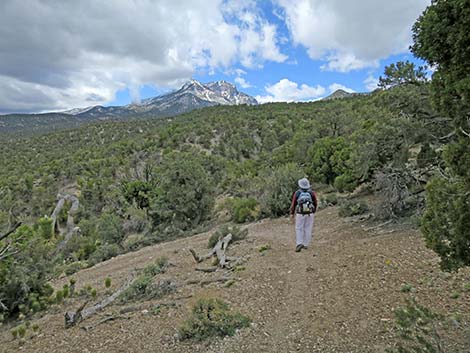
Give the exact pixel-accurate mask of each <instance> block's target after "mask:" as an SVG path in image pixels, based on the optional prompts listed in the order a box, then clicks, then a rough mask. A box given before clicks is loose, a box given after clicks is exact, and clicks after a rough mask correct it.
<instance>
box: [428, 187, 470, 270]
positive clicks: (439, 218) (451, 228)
mask: <svg viewBox="0 0 470 353" xmlns="http://www.w3.org/2000/svg"><path fill="white" fill-rule="evenodd" d="M465 190H466V187H465V186H464V183H463V182H461V183H449V182H448V181H447V180H445V179H441V178H435V179H433V180H432V181H431V182H429V183H428V185H427V187H426V212H425V213H424V216H423V218H422V221H421V230H422V232H423V234H424V238H425V241H426V246H427V247H429V248H430V249H432V250H434V251H435V252H436V253H437V254H438V255H439V256H440V258H441V268H442V269H443V270H447V271H450V270H455V269H457V268H459V267H462V266H468V265H470V236H469V232H468V229H469V227H470V207H469V205H470V193H465Z"/></svg>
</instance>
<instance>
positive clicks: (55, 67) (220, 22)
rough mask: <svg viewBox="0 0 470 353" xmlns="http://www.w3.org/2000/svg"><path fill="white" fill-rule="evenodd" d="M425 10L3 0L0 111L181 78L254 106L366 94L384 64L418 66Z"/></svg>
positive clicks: (171, 84) (410, 4) (413, 5)
mask: <svg viewBox="0 0 470 353" xmlns="http://www.w3.org/2000/svg"><path fill="white" fill-rule="evenodd" d="M429 3H430V0H394V1H386V0H355V1H350V0H272V1H269V0H260V1H256V0H171V1H170V0H159V1H156V0H110V1H107V2H96V1H93V0H82V1H80V2H75V1H72V2H63V3H61V4H60V5H57V3H54V2H44V1H40V0H25V1H21V2H18V1H14V0H4V1H3V2H2V4H0V33H2V48H3V51H1V52H0V113H11V112H43V111H59V110H65V109H70V108H75V107H86V106H91V105H98V104H100V105H124V104H128V103H130V102H138V101H139V100H140V99H143V98H148V97H153V96H156V95H160V94H162V93H165V92H168V91H171V90H174V89H177V88H178V87H180V86H181V85H182V84H184V82H186V81H187V80H189V79H191V78H194V79H197V80H199V81H201V82H210V81H216V80H226V81H228V82H232V83H234V84H236V85H237V87H238V89H239V90H241V91H243V92H246V93H248V94H250V95H252V96H254V97H256V98H257V99H258V101H260V102H261V103H263V102H269V101H310V100H316V99H319V98H321V97H324V96H326V95H328V94H330V93H331V92H332V91H334V90H336V89H338V88H343V89H346V90H350V91H355V92H365V91H370V90H372V89H374V87H375V85H376V82H377V79H378V77H379V76H380V75H381V74H382V73H383V69H384V66H385V65H389V64H391V63H393V62H396V61H399V60H410V61H413V62H415V63H417V64H418V65H421V64H423V63H422V62H421V61H419V60H417V59H416V58H414V57H413V55H412V54H411V53H410V52H409V50H408V47H409V45H410V44H411V27H412V25H413V23H414V22H415V20H416V19H417V17H418V16H419V15H420V14H421V13H422V11H423V10H424V9H425V8H426V6H427V5H429ZM18 43H21V45H18ZM46 43H47V44H46Z"/></svg>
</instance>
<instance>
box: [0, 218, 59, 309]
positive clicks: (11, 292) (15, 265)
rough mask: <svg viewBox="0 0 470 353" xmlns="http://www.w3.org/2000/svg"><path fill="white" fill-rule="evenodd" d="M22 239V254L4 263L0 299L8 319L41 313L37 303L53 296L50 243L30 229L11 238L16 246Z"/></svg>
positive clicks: (0, 280)
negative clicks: (51, 292)
mask: <svg viewBox="0 0 470 353" xmlns="http://www.w3.org/2000/svg"><path fill="white" fill-rule="evenodd" d="M18 238H20V239H21V243H20V244H18V245H16V246H18V247H21V251H19V252H18V253H16V254H14V255H12V256H10V257H9V258H6V259H5V260H2V261H1V262H0V299H1V302H2V303H3V305H4V306H5V307H6V308H7V310H6V312H5V313H4V314H5V316H6V317H11V316H16V315H18V313H19V312H22V313H23V314H25V315H26V314H28V313H29V312H30V310H37V308H38V306H37V304H36V303H35V302H37V301H38V300H39V298H41V297H44V296H48V295H50V285H49V284H48V283H47V279H48V278H49V277H50V276H51V274H52V269H53V267H54V262H53V261H52V259H51V257H50V255H49V254H50V245H49V241H48V240H46V239H44V238H43V237H42V236H39V234H38V233H37V232H36V231H34V230H33V229H32V228H31V227H28V226H21V227H20V228H18V229H17V231H16V232H15V233H14V234H13V235H11V236H10V240H11V241H12V242H13V243H12V244H15V242H16V239H18ZM0 247H1V245H0ZM33 303H35V304H34V309H33V308H32V307H31V305H32V304H33Z"/></svg>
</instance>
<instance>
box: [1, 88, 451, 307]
mask: <svg viewBox="0 0 470 353" xmlns="http://www.w3.org/2000/svg"><path fill="white" fill-rule="evenodd" d="M435 120H437V121H438V122H435ZM439 121H440V120H439V118H438V117H437V115H436V113H435V112H434V111H433V110H432V108H431V106H430V102H429V85H428V84H426V83H420V84H419V85H408V84H401V85H398V86H396V87H394V88H391V89H389V90H384V91H376V92H374V93H372V94H370V95H359V96H354V97H351V98H346V99H341V100H333V101H320V102H315V103H297V104H295V103H290V104H285V103H276V104H266V105H262V106H258V107H250V106H239V107H222V106H221V107H212V108H208V109H202V110H197V111H193V112H192V113H188V114H185V115H182V116H179V117H177V118H173V119H166V120H146V121H134V122H132V123H115V122H110V123H102V124H95V125H89V126H85V127H82V128H79V129H75V130H69V131H62V132H56V133H52V134H48V135H40V136H35V137H31V138H23V139H21V138H11V139H9V140H6V141H2V142H1V143H0V150H1V154H0V165H1V168H0V224H1V225H2V226H3V229H2V231H3V230H5V231H6V230H7V229H8V226H9V225H11V224H13V223H14V222H16V221H22V222H23V223H24V224H26V226H23V227H22V228H21V230H18V231H17V232H15V234H14V236H12V237H11V238H10V237H9V238H8V239H6V240H4V241H3V243H2V244H4V245H6V244H9V242H15V241H16V240H15V239H19V238H21V239H19V240H18V244H19V245H18V249H19V250H20V251H19V252H18V253H12V254H11V255H10V256H8V258H6V259H4V260H2V263H1V265H0V270H1V272H0V273H1V276H2V277H1V282H2V293H0V300H1V301H2V303H3V304H4V306H5V307H6V308H7V311H8V313H10V314H12V313H15V312H18V310H19V309H18V306H19V305H21V304H25V303H26V304H27V301H28V296H29V294H30V293H38V295H41V293H42V291H43V290H44V289H43V286H45V284H46V283H47V279H48V277H49V276H51V275H53V274H52V273H50V272H51V269H52V268H55V269H56V271H66V273H73V272H74V271H76V270H78V269H80V268H82V267H85V266H89V265H92V264H95V263H97V262H100V261H103V260H106V259H108V258H110V257H113V256H115V255H117V254H119V253H122V252H125V251H129V250H133V249H136V248H138V247H140V246H142V245H147V244H151V243H154V242H158V241H164V240H168V239H172V238H175V237H178V236H183V235H185V234H190V233H191V232H194V231H196V230H197V229H202V228H201V227H204V225H205V224H208V222H212V221H214V217H215V215H216V214H217V213H216V212H215V210H216V209H217V207H215V201H216V199H222V200H225V201H224V202H222V203H221V205H222V206H220V205H219V206H218V207H219V208H220V207H222V208H224V207H225V208H226V209H227V212H228V214H229V217H230V218H231V220H232V221H234V222H238V223H240V222H246V221H252V220H256V219H258V218H260V217H277V216H281V215H284V214H286V213H287V212H288V208H289V206H290V205H289V200H290V197H291V195H292V192H293V191H294V189H295V187H296V180H297V179H298V178H300V177H303V176H305V175H308V176H309V177H310V178H311V179H312V180H313V181H314V184H315V185H316V186H317V187H320V186H321V184H329V185H331V187H334V188H335V190H337V191H339V192H349V191H352V190H354V188H355V187H356V186H357V185H359V184H363V183H367V182H370V183H375V185H377V187H379V188H380V185H381V184H380V183H379V182H377V180H376V179H377V178H379V179H380V178H382V179H383V178H385V179H386V180H387V173H389V174H390V173H391V172H390V171H391V170H394V171H396V170H398V171H400V173H401V174H405V173H408V174H410V175H412V176H411V177H410V178H411V179H409V180H408V179H404V180H403V182H404V183H405V184H406V185H408V184H410V185H411V184H413V189H412V190H413V191H412V192H411V191H410V193H409V195H408V194H407V195H406V196H409V197H414V198H415V199H416V198H422V193H421V191H422V190H424V184H425V182H426V180H427V178H428V176H427V174H426V173H428V174H429V173H431V174H432V169H433V168H434V167H435V166H436V165H439V164H440V163H442V161H441V157H440V153H441V151H440V146H441V145H442V141H441V138H442V137H443V136H445V135H447V134H448V133H449V132H450V131H451V130H450V128H448V127H446V125H445V124H441V125H439V124H440V123H439ZM413 154H414V155H413ZM424 171H425V172H424ZM413 173H414V174H413ZM401 174H400V175H401ZM408 174H407V175H408ZM384 175H385V176H384ZM420 178H421V179H420ZM410 188H411V186H410ZM64 190H65V191H67V192H69V193H72V194H75V195H76V196H78V198H79V200H80V208H79V211H78V213H77V214H76V215H75V217H74V218H75V219H74V220H75V223H76V225H77V226H78V227H79V228H80V232H79V234H78V235H77V236H75V237H73V238H72V240H71V241H70V242H69V243H67V245H66V246H65V248H64V249H63V251H61V252H60V254H57V255H56V256H51V254H54V249H55V248H56V246H57V244H58V242H59V241H60V240H61V235H60V234H58V233H57V232H54V231H53V230H52V229H49V230H47V231H46V230H45V228H47V227H45V224H44V223H47V222H46V221H45V220H47V219H46V218H44V215H50V214H51V213H52V210H53V209H54V207H55V203H56V195H57V193H58V192H59V191H61V192H62V191H64ZM392 194H393V190H392ZM390 197H395V195H391V196H390ZM390 197H389V198H388V199H386V200H384V202H385V203H387V202H389V200H390ZM410 202H411V201H410ZM413 202H414V203H413ZM413 202H411V204H413V205H415V206H416V205H419V204H420V202H418V201H416V200H415V201H413ZM413 207H414V206H413ZM413 207H412V208H413ZM402 208H403V207H399V208H397V209H393V210H392V211H390V212H389V213H388V214H387V216H388V217H399V216H400V212H401V211H403V209H402ZM415 209H416V207H414V208H413V210H415ZM63 213H64V214H63V215H62V216H61V219H60V221H61V222H62V223H64V222H65V220H66V218H67V217H66V208H65V210H64V211H63ZM25 232H26V233H28V235H27V236H22V234H23V233H25ZM33 246H34V249H35V250H34V251H31V250H28V249H32V248H33ZM33 256H34V257H37V258H40V260H38V261H39V269H41V268H42V267H41V266H42V265H41V264H42V263H44V269H43V270H40V271H38V267H37V265H34V266H36V267H35V268H34V270H33V269H32V268H31V266H32V265H31V264H30V262H31V261H30V259H31V258H32V257H33ZM26 258H27V259H28V261H25V259H26ZM53 265H54V266H53ZM16 272H18V275H17V276H16V279H15V281H18V284H15V283H10V282H11V281H12V278H10V277H11V276H10V274H11V273H16ZM33 272H34V275H33ZM30 277H31V278H30ZM36 277H37V278H36ZM26 278H27V279H26ZM9 281H10V282H9ZM28 281H32V282H31V283H30V282H28ZM3 283H9V284H8V286H4V285H3ZM18 286H20V287H21V286H22V287H21V288H22V289H21V290H19V289H18V288H17V287H18ZM4 288H5V289H4ZM11 292H18V293H23V292H24V293H23V294H21V295H19V296H18V299H16V301H13V300H11V299H8V298H9V297H10V295H9V294H8V293H11Z"/></svg>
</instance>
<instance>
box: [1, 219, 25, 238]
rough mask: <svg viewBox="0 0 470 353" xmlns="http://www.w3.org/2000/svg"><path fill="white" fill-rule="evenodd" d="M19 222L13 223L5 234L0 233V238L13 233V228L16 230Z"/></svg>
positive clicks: (19, 224)
mask: <svg viewBox="0 0 470 353" xmlns="http://www.w3.org/2000/svg"><path fill="white" fill-rule="evenodd" d="M21 224H22V223H21V222H16V223H15V225H14V226H13V227H12V228H11V229H10V230H9V231H7V232H6V233H5V234H2V235H0V240H3V239H5V238H6V237H8V236H9V235H10V234H12V233H14V232H15V230H17V229H18V228H19V226H21Z"/></svg>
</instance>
